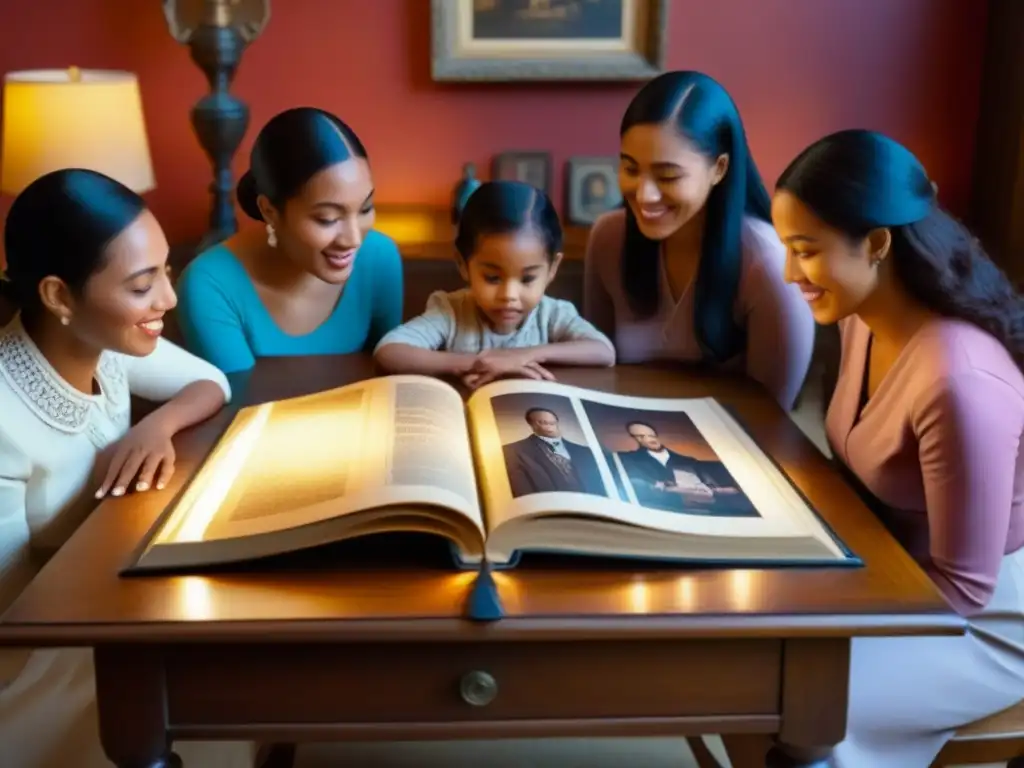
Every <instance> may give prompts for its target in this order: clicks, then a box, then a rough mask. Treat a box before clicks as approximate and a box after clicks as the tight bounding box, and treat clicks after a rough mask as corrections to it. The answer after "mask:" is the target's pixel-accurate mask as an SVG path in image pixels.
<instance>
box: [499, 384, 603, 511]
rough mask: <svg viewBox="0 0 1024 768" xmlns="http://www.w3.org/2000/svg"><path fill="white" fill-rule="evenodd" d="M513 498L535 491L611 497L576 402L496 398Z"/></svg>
mask: <svg viewBox="0 0 1024 768" xmlns="http://www.w3.org/2000/svg"><path fill="white" fill-rule="evenodd" d="M491 408H492V409H493V411H494V418H495V421H496V422H497V425H498V435H499V437H500V438H501V444H502V454H503V457H504V460H505V470H506V471H507V472H508V481H509V485H510V486H511V488H512V496H513V498H520V497H522V496H527V495H529V494H533V493H586V494H590V495H592V496H605V497H607V496H608V492H607V489H606V488H605V485H604V480H603V479H602V478H601V471H600V469H599V468H598V464H597V459H596V457H595V456H594V452H593V451H592V450H591V448H590V446H589V445H588V444H587V439H586V437H584V434H583V428H582V427H581V426H580V423H579V420H578V419H577V418H576V413H575V411H574V410H573V407H572V401H571V400H570V399H569V398H567V397H563V396H561V395H550V394H543V393H512V394H506V395H498V396H496V397H494V398H492V399H491Z"/></svg>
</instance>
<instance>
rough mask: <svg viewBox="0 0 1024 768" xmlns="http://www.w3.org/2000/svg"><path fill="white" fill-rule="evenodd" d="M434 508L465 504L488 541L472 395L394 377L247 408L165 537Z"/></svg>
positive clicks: (214, 535)
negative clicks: (469, 403)
mask: <svg viewBox="0 0 1024 768" xmlns="http://www.w3.org/2000/svg"><path fill="white" fill-rule="evenodd" d="M424 506H426V507H430V506H433V507H443V508H446V509H449V510H454V511H456V512H458V513H461V514H462V515H464V516H465V517H466V518H467V520H468V521H469V522H470V523H471V524H472V526H473V527H474V528H475V529H477V530H479V531H480V536H481V538H482V536H483V520H482V516H481V513H480V505H479V498H478V494H477V489H476V481H475V478H474V472H473V460H472V454H471V448H470V443H469V438H468V435H467V430H466V418H465V411H464V408H463V404H462V399H461V398H460V396H459V394H458V393H457V392H456V391H455V390H454V389H452V388H451V387H449V386H447V385H445V384H443V383H441V382H439V381H437V380H435V379H431V378H427V377H421V376H390V377H383V378H378V379H371V380H368V381H364V382H359V383H357V384H352V385H349V386H346V387H342V388H339V389H334V390H330V391H327V392H320V393H317V394H313V395H307V396H303V397H296V398H292V399H288V400H282V401H278V402H271V403H264V404H262V405H256V406H251V407H246V408H244V409H242V410H241V411H240V412H239V414H238V416H237V417H236V418H235V420H234V421H233V422H232V424H231V426H230V427H229V428H228V430H227V432H226V433H225V436H224V437H223V438H222V439H221V440H220V442H219V443H218V445H217V447H216V448H215V449H214V452H213V454H212V455H211V457H210V459H209V460H208V461H207V462H206V464H205V466H204V467H203V468H202V469H201V470H200V472H199V474H198V475H197V477H196V478H195V479H194V481H193V482H192V483H191V484H190V486H189V488H188V489H187V490H186V492H185V493H184V495H183V496H182V498H181V500H180V501H179V503H178V504H177V506H176V508H175V510H174V511H173V513H172V514H171V515H170V516H169V518H168V522H167V524H166V525H165V526H164V528H163V530H162V531H160V533H159V534H158V535H157V537H156V539H155V541H154V543H155V544H164V543H176V542H187V541H193V542H194V541H210V540H215V539H223V538H234V537H240V536H249V535H254V534H261V533H271V532H274V531H280V530H284V529H289V528H294V527H298V526H301V525H305V524H309V523H315V522H320V521H323V520H326V519H329V518H334V517H339V516H342V515H346V514H350V513H354V512H361V511H366V510H371V509H375V508H383V507H399V508H402V507H404V508H405V509H406V510H408V509H411V508H417V507H424ZM396 511H397V510H396Z"/></svg>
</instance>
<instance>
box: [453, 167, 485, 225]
mask: <svg viewBox="0 0 1024 768" xmlns="http://www.w3.org/2000/svg"><path fill="white" fill-rule="evenodd" d="M479 186H480V179H478V178H477V177H476V165H474V164H473V163H466V164H465V165H464V166H462V178H461V179H460V180H459V183H458V184H456V185H455V190H454V191H453V192H452V224H458V223H459V215H460V214H461V213H462V209H463V208H464V207H465V205H466V201H467V200H469V196H470V195H472V194H473V193H474V192H475V191H476V189H477V187H479Z"/></svg>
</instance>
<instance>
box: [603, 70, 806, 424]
mask: <svg viewBox="0 0 1024 768" xmlns="http://www.w3.org/2000/svg"><path fill="white" fill-rule="evenodd" d="M619 135H620V166H619V186H620V187H621V190H622V197H623V200H624V202H625V205H624V209H623V210H618V211H612V212H610V213H607V214H605V215H604V216H602V217H601V218H600V219H598V221H597V222H596V223H595V224H594V227H593V229H592V231H591V235H590V241H589V243H588V244H587V254H586V277H585V291H584V315H585V316H586V317H587V319H588V320H590V321H591V322H593V323H594V324H595V325H596V326H597V327H598V328H599V329H600V330H601V331H603V332H604V333H605V334H606V335H607V336H609V337H610V338H611V339H612V340H613V341H614V342H615V346H616V350H617V352H618V360H619V362H620V363H641V362H648V361H652V360H657V359H668V360H679V361H684V362H706V363H711V364H714V365H721V366H724V367H727V368H731V369H738V370H742V371H745V372H746V373H747V374H748V375H749V376H750V377H751V378H753V379H755V380H756V381H759V382H760V383H761V384H763V385H764V386H765V387H766V388H767V389H768V391H769V392H771V393H772V394H773V395H774V396H775V398H776V399H777V400H778V401H779V403H780V404H781V405H782V406H783V407H784V408H786V409H789V408H791V407H792V405H793V402H794V401H795V400H796V396H797V394H798V393H799V391H800V387H801V385H802V384H803V380H804V377H805V376H806V375H807V368H808V366H809V364H810V359H811V353H812V351H813V346H814V321H813V320H812V318H811V314H810V312H809V311H808V310H807V307H806V306H805V304H804V302H803V301H802V300H801V298H800V294H799V292H798V291H797V290H796V289H794V288H793V286H787V285H785V284H784V282H783V280H782V263H783V260H784V258H785V252H784V249H783V247H782V244H781V243H780V242H779V239H778V237H777V236H776V234H775V232H774V231H773V230H772V227H771V215H770V211H769V208H770V200H769V197H768V192H767V190H766V189H765V187H764V183H763V182H762V181H761V176H760V174H759V173H758V170H757V166H756V165H755V164H754V161H753V159H752V158H751V157H750V150H749V149H748V147H747V139H746V134H745V132H744V130H743V123H742V121H741V120H740V115H739V112H738V111H737V109H736V105H735V104H734V103H733V101H732V99H731V98H730V96H729V94H728V93H727V92H726V91H725V89H724V88H723V87H722V86H721V85H719V84H718V83H717V82H715V81H714V80H713V79H711V78H710V77H708V76H707V75H703V74H700V73H699V72H669V73H666V74H664V75H660V76H659V77H656V78H654V79H653V80H651V81H650V82H649V83H647V84H646V85H645V86H644V87H643V88H642V89H641V90H640V91H639V92H638V93H637V94H636V96H635V97H634V98H633V100H632V102H630V105H629V107H628V108H627V109H626V113H625V115H623V117H622V124H621V126H620V131H619Z"/></svg>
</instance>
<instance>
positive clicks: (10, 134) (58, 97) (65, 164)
mask: <svg viewBox="0 0 1024 768" xmlns="http://www.w3.org/2000/svg"><path fill="white" fill-rule="evenodd" d="M2 136H3V145H2V150H0V193H7V194H10V195H17V194H18V193H19V192H21V191H22V190H23V189H24V188H25V187H27V186H28V185H29V184H31V183H32V182H33V181H35V180H36V179H38V178H39V177H40V176H43V175H45V174H47V173H50V172H51V171H56V170H59V169H61V168H88V169H90V170H94V171H98V172H100V173H103V174H106V175H107V176H110V177H111V178H113V179H116V180H117V181H120V182H121V183H122V184H124V185H125V186H126V187H129V188H130V189H132V190H134V191H135V192H138V193H140V194H141V193H143V192H148V191H149V190H151V189H153V188H154V187H155V186H156V184H155V182H154V179H153V163H152V160H151V159H150V156H149V141H148V140H147V138H146V125H145V121H144V119H143V115H142V99H141V98H140V96H139V83H138V80H137V79H136V77H135V75H133V74H131V73H129V72H115V71H106V70H86V69H81V70H80V69H78V68H77V67H71V68H69V69H40V70H31V71H24V72H9V73H8V74H7V75H6V76H5V77H4V93H3V129H2Z"/></svg>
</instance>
